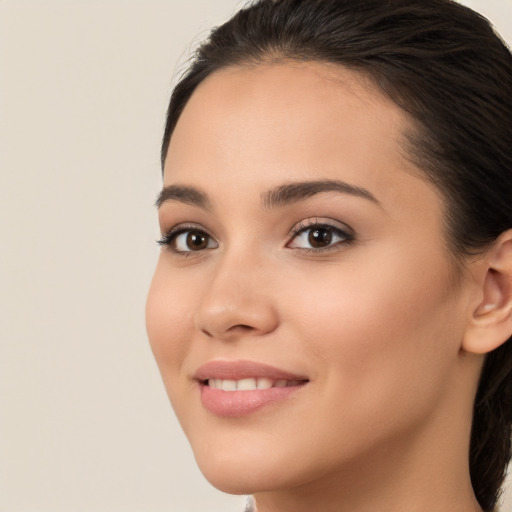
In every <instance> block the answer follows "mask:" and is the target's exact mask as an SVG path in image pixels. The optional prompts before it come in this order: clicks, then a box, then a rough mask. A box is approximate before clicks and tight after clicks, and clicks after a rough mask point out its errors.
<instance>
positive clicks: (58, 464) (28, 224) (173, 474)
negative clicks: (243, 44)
mask: <svg viewBox="0 0 512 512" xmlns="http://www.w3.org/2000/svg"><path fill="white" fill-rule="evenodd" d="M466 3H467V4H468V5H470V6H472V7H474V8H476V9H477V10H480V11H481V12H482V13H483V14H486V15H487V16H488V17H490V19H492V20H493V21H494V22H495V24H496V26H497V27H498V29H499V30H500V31H501V32H502V34H503V35H504V37H505V38H506V39H507V40H508V41H512V4H511V2H510V0H473V1H469V0H468V1H467V2H466ZM242 4H243V2H240V1H239V2H237V1H235V0H186V1H185V0H179V1H178V0H145V1H141V0H139V1H135V0H87V1H80V0H0V172H1V186H0V219H1V220H0V223H1V224H0V226H1V227H0V229H1V232H0V234H1V237H0V244H1V250H0V310H1V321H0V404H1V406H0V512H32V511H33V512H39V511H42V512H46V511H48V512H50V511H51V512H69V511H74V512H93V511H94V512H99V511H108V512H132V511H144V512H157V511H172V512H199V511H201V512H205V511H207V512H237V511H241V510H242V509H243V501H244V500H243V498H241V497H232V496H226V495H223V494H222V493H220V492H218V491H216V490H215V489H213V488H212V487H210V486H209V484H207V483H206V482H205V480H204V479H203V478H202V476H201V475H200V473H199V471H198V470H197V469H196V467H195V463H194V461H193V457H192V454H191V450H190V449H189V447H188V445H187V443H186V440H185V438H184V436H183V434H182V433H181V430H180V428H179V426H178V424H177V421H176V420H175V418H174V416H173V414H172V412H171V410H170V407H169V405H168V401H167V397H166V396H165V392H164V388H163V385H162V383H161V381H160V376H159V374H158V372H157V368H156V365H155V363H154V361H153V358H152V355H151V352H150V349H149V346H148V343H147V341H146V333H145V327H144V302H145V295H146V291H147V288H148V285H149V281H150V278H151V274H152V271H153V268H154V265H155V262H156V258H157V254H158V249H157V246H156V244H155V243H154V240H155V239H156V238H157V237H158V229H157V222H156V212H155V209H154V207H153V202H154V199H155V197H156V194H157V192H158V190H159V187H160V185H161V182H160V168H159V144H160V139H161V134H162V128H163V120H164V112H165V109H166V106H167V101H168V96H169V94H170V91H171V85H172V83H173V81H174V77H175V69H176V64H177V62H181V63H183V62H184V61H185V58H186V55H187V51H188V50H189V49H190V48H191V47H192V45H193V43H194V42H196V41H198V40H199V39H201V37H204V36H205V35H206V34H207V32H208V29H209V28H210V27H211V26H212V25H216V24H219V23H220V22H221V21H223V20H224V19H226V17H227V16H229V15H230V14H231V13H233V12H234V11H235V9H236V7H237V6H241V5H242ZM181 67H183V66H181ZM503 510H504V511H510V510H512V498H511V495H510V494H509V496H508V501H507V505H506V506H504V508H503Z"/></svg>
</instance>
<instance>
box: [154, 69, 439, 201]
mask: <svg viewBox="0 0 512 512" xmlns="http://www.w3.org/2000/svg"><path fill="white" fill-rule="evenodd" d="M412 127H413V123H412V121H411V120H410V119H409V117H408V115H407V114H406V113H405V112H404V111H403V110H401V109H400V108H399V107H398V106H397V105H395V104H394V103H393V102H392V101H391V100H390V99H389V98H387V97H386V96H384V95H383V94H382V93H381V92H380V91H379V90H378V89H377V87H376V86H375V85H374V84H372V83H371V81H370V80H369V79H368V78H366V77H365V76H364V75H361V74H359V73H357V72H354V71H351V70H348V69H346V68H344V67H342V66H339V65H332V64H325V63H319V62H305V63H296V62H284V63H278V64H262V65H258V66H253V67H236V68H235V67H234V68H228V69H224V70H221V71H218V72H216V73H214V74H212V75H211V76H209V77H208V78H207V79H206V80H205V81H204V82H202V83H201V84H200V85H199V86H198V88H197V90H196V91H195V92H194V94H193V95H192V97H191V98H190V100H189V102H188V103H187V105H186V106H185V109H184V111H183V113H182V115H181V117H180V119H179V121H178V123H177V126H176V129H175V131H174V133H173V135H172V138H171V141H170V145H169V152H168V156H167V160H166V164H165V169H164V184H165V185H169V184H173V183H180V184H187V185H195V186H201V188H205V189H208V192H210V193H211V194H213V195H218V196H219V197H221V196H222V195H224V196H226V195H227V194H229V193H232V194H235V195H236V194H239V195H240V194H241V193H242V188H243V187H246V188H247V192H250V191H255V190H257V191H258V195H259V193H260V191H261V190H265V189H268V188H271V187H275V186H279V185H281V184H282V183H283V182H293V181H305V180H318V179H343V180H344V181H346V182H348V183H351V184H353V185H355V186H360V187H364V188H366V189H368V190H369V191H370V192H372V193H373V194H374V195H376V196H379V195H380V196H381V197H382V195H384V196H385V197H384V199H386V197H387V198H388V199H389V200H390V201H395V202H397V201H398V202H400V201H405V200H406V199H408V198H410V197H411V196H414V197H415V198H417V199H419V198H420V197H419V196H420V195H421V194H419V192H417V191H416V189H418V187H419V188H421V186H425V185H427V184H426V183H425V180H423V179H420V177H421V174H420V173H418V169H417V168H416V167H415V166H414V165H413V164H412V163H411V160H410V159H409V158H408V157H407V155H406V152H405V149H404V148H405V144H404V140H405V139H404V133H406V132H407V131H408V130H410V129H412ZM418 181H420V182H422V183H421V186H420V185H418V183H416V182H418ZM427 186H428V187H429V188H431V185H430V184H428V185H427ZM432 192H433V191H432V190H430V192H429V193H430V194H431V195H432ZM435 192H437V191H435ZM418 194H419V195H418ZM434 195H435V194H434ZM420 203H421V201H420ZM415 206H416V208H420V209H421V208H423V205H422V204H418V202H417V204H416V205H415Z"/></svg>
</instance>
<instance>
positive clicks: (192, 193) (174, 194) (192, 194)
mask: <svg viewBox="0 0 512 512" xmlns="http://www.w3.org/2000/svg"><path fill="white" fill-rule="evenodd" d="M166 201H179V202H181V203H186V204H190V205H192V206H198V207H199V208H203V209H205V210H209V209H211V203H210V200H209V199H208V196H207V195H206V194H205V193H204V192H201V191H200V190H198V189H197V188H195V187H189V186H186V185H169V186H167V187H164V188H163V189H162V190H161V192H160V193H159V194H158V197H157V198H156V201H155V206H156V207H157V208H160V206H162V204H163V203H165V202H166Z"/></svg>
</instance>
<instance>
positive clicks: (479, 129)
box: [161, 0, 512, 512]
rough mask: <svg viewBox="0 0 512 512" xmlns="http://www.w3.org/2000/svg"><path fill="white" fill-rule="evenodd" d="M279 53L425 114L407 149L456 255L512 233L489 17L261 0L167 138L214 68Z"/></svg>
mask: <svg viewBox="0 0 512 512" xmlns="http://www.w3.org/2000/svg"><path fill="white" fill-rule="evenodd" d="M279 60H295V61H323V62H329V63H336V64H340V65H343V66H345V67H349V68H351V69H353V70H357V71H359V72H361V73H363V74H364V75H366V76H367V77H370V78H371V79H372V80H373V82H374V83H375V84H376V85H377V86H378V87H379V88H380V90H381V91H382V92H383V93H384V94H386V95H387V96H388V97H389V98H391V99H392V100H393V101H394V102H395V103H396V104H397V105H399V106H400V107H401V108H402V109H404V110H405V111H406V112H408V113H409V115H410V116H411V118H412V119H413V120H414V121H415V125H416V129H415V131H414V133H409V134H408V138H409V141H408V147H407V149H408V152H409V154H410V157H411V159H413V161H414V162H415V163H416V165H417V167H418V168H419V169H420V170H421V171H422V172H423V173H424V174H425V175H426V176H427V177H428V179H430V180H431V181H432V182H433V183H434V184H435V185H436V186H437V187H438V188H439V190H440V191H441V193H442V195H443V197H444V200H445V205H446V223H447V238H448V242H449V244H450V247H451V250H452V253H453V254H454V255H455V257H456V258H459V257H461V256H463V255H467V254H468V253H472V252H479V251H483V250H485V249H486V248H487V247H488V246H489V245H490V244H491V243H492V242H493V241H494V240H495V239H496V238H497V237H498V236H499V235H500V234H501V233H502V232H503V231H505V230H507V229H510V228H512V56H511V54H510V52H509V50H508V48H507V47H506V45H505V44H504V43H503V42H502V40H501V39H500V38H499V36H497V35H496V34H495V33H494V31H493V29H492V27H491V26H490V24H489V22H488V21H487V20H486V19H485V18H483V17H482V16H480V15H479V14H477V13H475V12H474V11H472V10H471V9H469V8H466V7H463V6H461V5H460V4H458V3H456V2H454V1H451V0H357V1H354V0H259V1H256V2H254V3H253V4H252V5H250V6H248V7H247V8H245V9H242V10H241V11H239V12H238V13H237V14H236V15H235V16H234V17H233V18H232V19H231V20H229V21H228V22H227V23H225V24H224V25H222V26H220V27H218V28H216V29H215V30H214V31H213V32H212V34H211V35H210V38H209V39H208V40H207V41H206V42H205V43H204V44H203V45H202V46H201V47H200V48H199V49H198V51H197V53H196V56H195V59H194V61H193V62H192V65H191V67H190V69H189V71H188V72H187V73H186V74H185V75H184V76H183V78H182V79H181V81H180V82H179V83H178V85H177V86H176V87H175V89H174V92H173V94H172V97H171V102H170V105H169V110H168V114H167V123H166V127H165V133H164V138H163V144H162V155H161V156H162V167H163V164H164V162H165V158H166V155H167V151H168V147H169V142H170V138H171V135H172V132H173V130H174V128H175V126H176V123H177V122H178V119H179V117H180V115H181V112H182V111H183V109H184V107H185V105H186V103H187V101H188V99H189V98H190V96H191V95H192V93H193V92H194V90H195V88H196V87H197V86H198V85H199V84H200V83H201V82H202V81H203V80H204V79H205V78H206V77H207V76H209V75H210V74H212V73H213V72H215V71H217V70H220V69H223V68H226V67H229V66H236V65H251V64H258V63H264V62H273V61H279ZM511 430H512V339H509V340H508V342H506V343H505V344H503V345H502V346H501V347H500V348H498V349H496V350H495V351H494V352H492V353H491V354H489V355H488V356H487V357H486V361H485V365H484V369H483V372H482V376H481V379H480V384H479V388H478V392H477V396H476V400H475V406H474V418H473V427H472V435H471V445H470V453H469V458H470V471H471V479H472V483H473V488H474V491H475V495H476V497H477V499H478V501H479V503H480V505H481V507H482V508H483V510H484V511H485V512H491V511H493V510H494V508H495V506H496V504H497V501H498V498H499V493H500V488H501V485H502V483H503V480H504V477H505V472H506V467H507V464H508V462H509V460H510V457H511Z"/></svg>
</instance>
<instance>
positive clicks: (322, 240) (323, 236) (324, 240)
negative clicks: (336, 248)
mask: <svg viewBox="0 0 512 512" xmlns="http://www.w3.org/2000/svg"><path fill="white" fill-rule="evenodd" d="M308 242H309V244H310V245H311V247H314V248H315V249H318V248H322V247H326V246H328V245H330V244H331V242H332V230H330V229H325V228H316V229H311V230H309V236H308Z"/></svg>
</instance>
